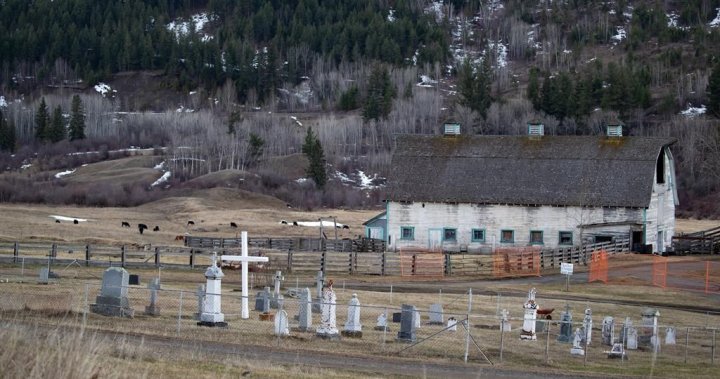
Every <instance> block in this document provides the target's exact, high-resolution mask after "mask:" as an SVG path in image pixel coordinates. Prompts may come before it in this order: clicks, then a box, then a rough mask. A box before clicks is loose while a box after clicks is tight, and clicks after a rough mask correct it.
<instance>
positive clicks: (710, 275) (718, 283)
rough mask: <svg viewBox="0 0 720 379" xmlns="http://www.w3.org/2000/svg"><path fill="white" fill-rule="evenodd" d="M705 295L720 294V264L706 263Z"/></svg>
mask: <svg viewBox="0 0 720 379" xmlns="http://www.w3.org/2000/svg"><path fill="white" fill-rule="evenodd" d="M705 293H706V294H711V293H720V262H711V261H707V262H705Z"/></svg>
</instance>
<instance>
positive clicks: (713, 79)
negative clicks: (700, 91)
mask: <svg viewBox="0 0 720 379" xmlns="http://www.w3.org/2000/svg"><path fill="white" fill-rule="evenodd" d="M707 94H708V112H709V113H710V114H713V115H715V117H720V63H718V64H716V65H715V68H713V70H712V73H711V74H710V78H708V86H707Z"/></svg>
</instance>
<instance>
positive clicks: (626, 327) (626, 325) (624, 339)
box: [620, 317, 633, 346]
mask: <svg viewBox="0 0 720 379" xmlns="http://www.w3.org/2000/svg"><path fill="white" fill-rule="evenodd" d="M632 326H633V323H632V320H631V319H630V317H625V322H624V323H623V326H622V328H621V329H620V340H621V341H622V342H623V343H625V345H626V346H627V332H628V330H629V329H630V328H631V327H632Z"/></svg>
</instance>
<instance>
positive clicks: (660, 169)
mask: <svg viewBox="0 0 720 379" xmlns="http://www.w3.org/2000/svg"><path fill="white" fill-rule="evenodd" d="M656 171H657V172H656V173H655V176H656V177H657V184H665V151H661V152H660V156H659V157H658V160H657V170H656Z"/></svg>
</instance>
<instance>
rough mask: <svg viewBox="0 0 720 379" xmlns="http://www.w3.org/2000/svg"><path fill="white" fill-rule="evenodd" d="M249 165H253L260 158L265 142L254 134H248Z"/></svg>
mask: <svg viewBox="0 0 720 379" xmlns="http://www.w3.org/2000/svg"><path fill="white" fill-rule="evenodd" d="M248 144H249V145H250V163H251V164H254V163H256V162H257V160H258V159H259V158H260V156H262V153H263V147H264V146H265V140H264V139H262V138H261V137H260V136H259V135H257V134H255V133H252V132H251V133H250V142H249V143H248Z"/></svg>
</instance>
